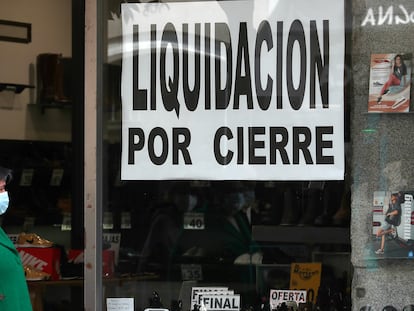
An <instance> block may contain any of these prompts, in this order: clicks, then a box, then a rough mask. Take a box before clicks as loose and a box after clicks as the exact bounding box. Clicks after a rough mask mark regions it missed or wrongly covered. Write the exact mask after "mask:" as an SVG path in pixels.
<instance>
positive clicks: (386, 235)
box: [367, 191, 414, 259]
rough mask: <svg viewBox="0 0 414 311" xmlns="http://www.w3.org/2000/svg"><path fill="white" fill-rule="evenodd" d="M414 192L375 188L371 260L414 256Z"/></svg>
mask: <svg viewBox="0 0 414 311" xmlns="http://www.w3.org/2000/svg"><path fill="white" fill-rule="evenodd" d="M413 196H414V191H374V194H373V202H372V237H371V240H370V242H369V245H368V248H367V259H387V258H413V257H414V225H413V224H414V206H413Z"/></svg>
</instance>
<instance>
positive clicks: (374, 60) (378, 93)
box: [368, 53, 412, 113]
mask: <svg viewBox="0 0 414 311" xmlns="http://www.w3.org/2000/svg"><path fill="white" fill-rule="evenodd" d="M411 58H412V54H411V53H405V54H404V53H402V54H397V53H390V54H372V55H371V63H370V79H369V101H368V112H374V113H384V112H386V113H396V112H409V111H410V89H411V71H412V67H411Z"/></svg>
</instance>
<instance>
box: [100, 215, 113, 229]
mask: <svg viewBox="0 0 414 311" xmlns="http://www.w3.org/2000/svg"><path fill="white" fill-rule="evenodd" d="M102 228H103V229H113V228H114V219H113V217H112V213H111V212H104V215H103V225H102Z"/></svg>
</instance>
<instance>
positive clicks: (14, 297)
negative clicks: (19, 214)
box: [0, 167, 32, 311]
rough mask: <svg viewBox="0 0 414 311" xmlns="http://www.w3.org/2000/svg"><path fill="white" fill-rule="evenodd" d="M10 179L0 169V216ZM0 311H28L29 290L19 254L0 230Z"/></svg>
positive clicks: (5, 202) (5, 208)
mask: <svg viewBox="0 0 414 311" xmlns="http://www.w3.org/2000/svg"><path fill="white" fill-rule="evenodd" d="M11 178H12V172H11V170H10V169H7V168H4V167H0V215H3V214H4V213H5V212H6V210H7V208H8V207H9V194H8V192H7V190H6V185H7V184H8V183H9V182H10V180H11ZM0 310H1V311H30V310H32V305H31V302H30V296H29V290H28V287H27V283H26V278H25V276H24V271H23V265H22V262H21V260H20V256H19V253H18V252H17V250H16V248H15V247H14V245H13V243H12V241H11V240H10V239H9V237H8V236H7V235H6V233H4V231H3V229H1V228H0Z"/></svg>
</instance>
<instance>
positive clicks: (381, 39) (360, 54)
mask: <svg viewBox="0 0 414 311" xmlns="http://www.w3.org/2000/svg"><path fill="white" fill-rule="evenodd" d="M352 6H353V8H352V11H353V22H352V23H353V26H352V28H353V30H352V65H351V66H352V68H351V72H352V75H353V80H352V84H353V87H352V90H351V99H350V102H349V106H350V107H351V124H352V126H351V137H352V138H351V139H352V172H351V173H352V178H353V180H352V223H351V239H352V263H353V265H354V269H355V271H354V278H353V286H352V299H353V307H352V309H353V310H360V308H361V307H362V306H364V305H371V306H373V308H374V310H382V308H383V307H384V306H386V305H394V306H395V307H396V308H397V309H398V310H402V308H403V306H405V305H407V304H410V303H412V304H414V286H413V285H414V273H413V271H414V262H413V261H412V259H407V258H405V259H386V258H381V257H380V256H378V258H377V259H372V256H371V255H372V254H370V253H369V252H370V251H371V252H372V250H369V249H368V245H369V244H370V243H378V246H379V241H376V240H375V238H373V234H372V202H373V192H374V191H376V190H413V189H414V174H413V172H414V157H413V151H414V147H413V142H414V139H413V136H412V134H413V133H414V114H413V113H407V114H401V113H400V114H372V113H370V114H368V113H367V103H368V86H369V70H370V68H369V65H370V56H371V53H401V52H405V53H409V52H411V53H412V52H414V49H413V48H414V36H413V31H414V13H413V12H414V2H413V1H412V0H400V1H383V0H381V1H379V0H365V1H361V0H354V1H352ZM380 7H382V9H383V11H385V10H387V9H389V7H393V18H392V20H391V23H389V24H388V20H387V22H386V23H384V24H382V25H379V24H378V18H379V15H378V13H379V11H380ZM370 9H371V10H372V11H370ZM369 12H373V13H374V15H373V16H374V20H375V23H374V22H370V23H367V24H366V25H365V26H363V25H362V23H363V21H364V20H365V18H366V16H367V14H368V13H369ZM405 12H407V13H408V15H409V18H408V23H405V24H404V23H397V21H396V17H397V16H398V17H399V18H401V19H402V20H406V15H405ZM371 21H372V19H371ZM412 90H413V86H411V102H413V91H412ZM411 106H412V104H411ZM411 109H412V107H411ZM386 247H387V246H386Z"/></svg>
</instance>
